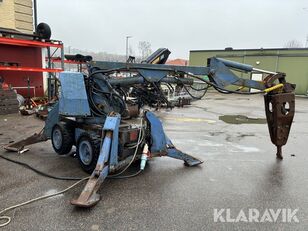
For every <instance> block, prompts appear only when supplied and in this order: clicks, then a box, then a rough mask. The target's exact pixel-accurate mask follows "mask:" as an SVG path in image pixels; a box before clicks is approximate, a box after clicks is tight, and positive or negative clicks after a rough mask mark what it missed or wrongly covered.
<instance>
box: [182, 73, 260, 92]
mask: <svg viewBox="0 0 308 231" xmlns="http://www.w3.org/2000/svg"><path fill="white" fill-rule="evenodd" d="M184 73H185V74H187V75H188V76H190V77H193V78H196V79H198V80H200V81H203V82H205V83H207V84H209V85H211V86H213V87H214V88H215V89H216V90H217V89H219V90H221V91H225V92H226V93H234V94H239V95H256V94H262V93H265V92H264V91H262V90H260V91H257V92H240V91H232V90H227V89H225V88H222V87H219V86H218V85H216V84H215V83H212V82H210V81H207V80H205V79H203V78H201V77H199V76H196V75H193V74H190V73H186V72H184ZM221 93H222V92H221Z"/></svg>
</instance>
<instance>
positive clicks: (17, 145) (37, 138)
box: [4, 133, 47, 152]
mask: <svg viewBox="0 0 308 231" xmlns="http://www.w3.org/2000/svg"><path fill="white" fill-rule="evenodd" d="M46 140H47V137H46V136H45V135H44V134H43V133H35V134H33V135H32V136H30V137H28V138H25V139H22V140H20V141H17V142H14V143H11V144H8V145H6V146H4V149H5V150H7V151H13V152H21V151H22V150H23V149H24V147H25V146H28V145H31V144H35V143H39V142H43V141H46Z"/></svg>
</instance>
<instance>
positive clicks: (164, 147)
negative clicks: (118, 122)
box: [145, 112, 203, 167]
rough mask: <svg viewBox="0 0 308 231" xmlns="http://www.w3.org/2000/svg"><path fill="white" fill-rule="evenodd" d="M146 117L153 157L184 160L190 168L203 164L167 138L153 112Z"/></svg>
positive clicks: (147, 113)
mask: <svg viewBox="0 0 308 231" xmlns="http://www.w3.org/2000/svg"><path fill="white" fill-rule="evenodd" d="M145 115H146V119H147V121H148V123H149V128H150V134H151V138H150V150H151V155H152V156H168V157H171V158H175V159H178V160H183V161H184V164H185V165H186V166H190V167H191V166H196V165H199V164H202V163H203V161H201V160H199V159H197V158H195V157H193V156H191V155H188V154H186V153H183V152H182V151H180V150H178V149H176V148H175V147H174V145H173V144H172V142H171V140H170V139H169V138H168V137H167V136H166V134H165V132H164V129H163V126H162V123H161V122H160V120H159V119H158V118H157V117H156V116H155V115H154V114H153V113H152V112H146V114H145Z"/></svg>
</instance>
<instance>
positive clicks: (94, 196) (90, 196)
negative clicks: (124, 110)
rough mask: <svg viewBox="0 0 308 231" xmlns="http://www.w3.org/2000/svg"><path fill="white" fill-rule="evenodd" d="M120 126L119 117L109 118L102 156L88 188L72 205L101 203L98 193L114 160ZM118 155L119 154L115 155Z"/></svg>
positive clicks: (84, 205) (85, 205) (101, 151)
mask: <svg viewBox="0 0 308 231" xmlns="http://www.w3.org/2000/svg"><path fill="white" fill-rule="evenodd" d="M119 124H120V116H119V115H110V116H108V117H107V119H106V121H105V124H104V128H103V130H104V131H105V132H106V133H105V134H106V135H105V137H104V139H103V144H102V146H101V150H100V154H99V157H98V161H97V164H96V167H95V169H94V171H93V172H92V174H91V176H90V178H89V180H88V182H87V184H86V186H85V187H84V189H83V191H82V192H81V194H80V196H79V197H78V199H73V200H71V204H72V205H76V206H78V207H91V206H93V205H95V204H97V202H99V201H100V195H99V194H98V193H97V191H98V189H99V188H100V185H101V184H102V183H103V181H104V180H105V178H106V177H107V175H108V173H109V159H112V157H111V155H112V153H113V152H112V149H113V146H114V145H118V143H117V142H116V141H115V140H113V137H116V139H117V137H118V134H117V136H113V133H114V131H118V128H119ZM115 154H116V155H117V153H115Z"/></svg>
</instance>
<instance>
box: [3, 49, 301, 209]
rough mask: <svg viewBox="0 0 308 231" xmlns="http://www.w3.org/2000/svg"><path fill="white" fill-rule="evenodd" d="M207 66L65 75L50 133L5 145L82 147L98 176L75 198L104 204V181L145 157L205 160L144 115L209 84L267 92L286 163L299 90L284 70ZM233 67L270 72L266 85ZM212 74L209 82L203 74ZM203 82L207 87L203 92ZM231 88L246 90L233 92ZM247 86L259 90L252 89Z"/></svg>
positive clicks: (120, 66)
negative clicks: (175, 95) (169, 92)
mask: <svg viewBox="0 0 308 231" xmlns="http://www.w3.org/2000/svg"><path fill="white" fill-rule="evenodd" d="M165 51H166V50H165ZM168 52H169V51H168ZM169 53H170V52H169ZM169 53H168V54H169ZM168 54H166V53H164V52H160V53H159V55H158V56H157V57H156V59H155V60H154V61H153V62H152V63H160V62H159V61H160V60H163V59H165V58H166V55H168ZM207 64H208V65H207V66H206V67H193V66H171V65H163V64H148V63H120V62H92V63H90V64H89V66H88V74H86V75H83V74H82V73H74V72H62V73H60V77H59V80H60V83H61V92H60V96H59V100H58V102H57V103H56V104H55V105H54V106H53V107H52V109H51V110H50V112H49V114H48V117H47V120H46V122H45V127H44V129H43V130H42V132H40V133H39V134H35V135H33V136H31V137H29V138H27V139H24V140H21V141H19V142H16V143H13V144H10V145H8V146H6V147H5V148H6V149H7V150H11V151H22V150H23V148H24V147H25V146H27V145H30V144H33V143H37V142H40V141H46V140H48V139H51V141H52V146H53V148H54V150H55V152H57V153H58V154H60V155H63V154H67V153H69V152H70V151H71V149H72V146H76V155H77V157H78V160H79V163H80V165H81V167H82V168H83V169H84V170H85V171H86V172H88V173H91V176H90V178H89V180H88V182H87V184H86V186H85V188H84V190H83V191H82V193H81V194H80V196H79V198H78V199H76V200H72V201H71V203H72V204H73V205H77V206H81V207H89V206H93V205H94V204H96V203H97V202H98V201H99V200H100V196H99V194H97V191H98V189H99V187H100V185H101V184H102V182H103V181H104V179H105V178H106V177H107V176H108V177H115V176H119V175H121V174H122V173H123V172H124V171H125V170H126V169H127V168H128V167H129V166H130V165H131V164H132V163H133V162H134V161H137V160H140V171H142V170H143V169H144V167H145V164H146V161H147V159H148V158H152V157H157V156H168V157H172V158H175V159H179V160H183V161H184V163H185V165H186V166H195V165H199V164H201V163H202V161H200V160H198V159H197V158H195V157H192V156H190V155H188V154H186V153H184V152H182V151H180V150H178V149H176V147H175V146H174V145H173V144H172V142H171V140H170V139H169V138H168V137H167V135H166V134H165V132H164V130H163V127H162V124H161V122H160V120H159V119H158V118H157V117H156V116H155V115H154V113H152V112H150V111H146V110H145V111H143V112H142V113H140V108H142V107H143V106H144V105H150V106H158V105H162V104H165V105H167V106H170V102H168V100H167V98H166V97H165V95H164V94H163V93H162V85H167V86H168V87H169V88H170V89H173V90H177V89H185V90H187V92H188V93H189V94H191V93H190V90H195V91H200V92H201V93H204V94H205V92H206V90H207V89H208V88H209V87H213V88H215V89H216V90H217V91H219V92H221V93H225V94H228V93H236V94H248V95H249V94H264V101H265V112H266V117H267V122H268V128H269V132H270V137H271V140H272V143H273V144H275V145H276V146H277V158H281V159H282V153H281V147H282V146H283V145H285V144H286V142H287V139H288V135H289V131H290V128H291V124H292V121H293V117H294V107H295V102H294V100H295V96H294V93H293V91H294V89H295V85H293V84H290V83H287V82H286V76H285V74H284V73H274V72H269V71H265V70H260V69H256V68H254V67H252V66H250V65H247V64H241V63H237V62H232V61H228V60H224V59H220V58H210V59H208V63H207ZM232 70H233V71H234V70H235V71H239V72H245V73H251V72H252V73H254V72H256V73H262V74H264V75H266V77H265V78H264V80H263V81H262V82H259V81H254V80H250V79H244V78H240V77H238V76H237V75H236V74H235V73H234V72H233V71H232ZM119 75H120V76H121V77H117V76H119ZM205 75H206V76H207V77H208V78H203V77H201V76H205ZM123 76H125V77H123ZM196 81H198V82H202V83H205V85H206V87H204V88H201V89H200V88H199V89H197V88H195V87H194V86H193V84H194V82H196ZM229 85H234V86H238V87H239V89H238V90H228V89H227V88H226V87H228V86H229ZM243 87H247V88H253V89H258V90H259V91H257V92H244V91H241V89H242V88H243ZM204 94H202V95H204ZM191 96H192V97H195V96H193V95H191ZM132 117H138V119H139V121H140V124H139V125H135V124H134V123H132V122H130V121H129V120H127V119H129V118H132ZM140 171H139V172H140ZM139 172H137V173H136V174H138V173H139ZM136 174H135V175H136Z"/></svg>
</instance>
